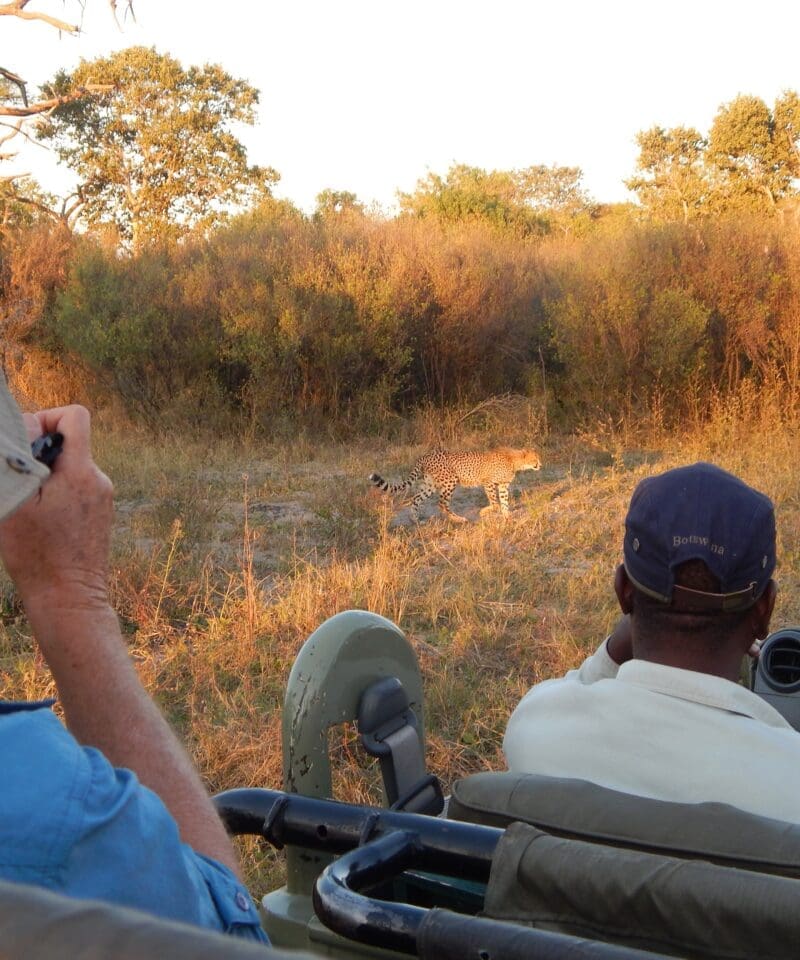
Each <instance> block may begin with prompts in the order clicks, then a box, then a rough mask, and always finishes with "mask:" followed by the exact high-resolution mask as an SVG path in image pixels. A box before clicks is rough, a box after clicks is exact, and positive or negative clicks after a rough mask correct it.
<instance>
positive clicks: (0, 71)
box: [0, 67, 28, 107]
mask: <svg viewBox="0 0 800 960" xmlns="http://www.w3.org/2000/svg"><path fill="white" fill-rule="evenodd" d="M0 77H5V78H6V80H8V81H9V83H14V84H16V85H17V86H18V87H19V95H20V96H21V97H22V102H23V103H24V104H25V106H26V107H27V106H28V91H27V90H26V89H25V81H24V80H23V79H22V77H18V76H17V75H16V73H12V72H11V71H10V70H6V69H5V68H4V67H0Z"/></svg>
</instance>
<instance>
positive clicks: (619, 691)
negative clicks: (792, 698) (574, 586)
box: [503, 463, 800, 822]
mask: <svg viewBox="0 0 800 960" xmlns="http://www.w3.org/2000/svg"><path fill="white" fill-rule="evenodd" d="M623 556H624V563H623V564H621V565H620V566H619V567H618V568H617V571H616V575H615V582H614V586H615V590H616V594H617V598H618V600H619V604H620V607H621V609H622V612H623V618H622V620H621V621H620V622H619V623H618V625H617V627H616V628H615V629H614V631H613V632H612V634H611V635H610V636H609V637H608V638H607V639H606V640H604V641H603V643H602V644H601V645H600V647H599V649H598V650H597V651H596V652H595V653H594V654H592V656H590V657H589V658H588V659H587V660H585V661H584V663H583V664H582V665H581V666H580V667H579V668H578V669H577V670H573V671H571V672H570V673H568V674H567V675H566V676H565V677H563V678H561V679H557V680H547V681H545V682H543V683H540V684H537V685H536V686H535V687H533V688H532V689H531V690H530V691H529V692H528V693H527V694H526V695H525V697H523V699H522V700H521V702H520V704H519V706H518V707H517V708H516V710H515V711H514V713H513V714H512V716H511V719H510V720H509V723H508V728H507V730H506V735H505V739H504V742H503V749H504V752H505V755H506V759H507V762H508V766H509V768H510V769H511V770H512V771H514V772H520V773H541V774H546V775H550V776H558V777H573V778H577V779H582V780H589V781H592V782H594V783H597V784H600V785H601V786H605V787H609V788H612V789H615V790H620V791H623V792H625V793H631V794H636V795H638V796H643V797H651V798H655V799H659V800H674V801H679V802H685V803H694V802H702V801H718V802H721V803H728V804H732V805H733V806H736V807H739V808H740V809H742V810H746V811H748V812H751V813H755V814H760V815H762V816H768V817H774V818H776V819H780V820H788V821H792V822H797V821H800V801H798V796H800V736H798V734H797V733H796V732H795V731H794V730H793V729H792V728H791V726H790V725H789V724H788V723H787V722H786V721H785V720H784V719H783V717H781V716H780V714H779V713H778V712H777V711H776V710H774V709H773V708H772V707H771V706H770V705H769V704H767V703H766V702H765V701H764V700H762V699H761V698H760V697H758V696H757V695H756V694H754V693H752V692H751V691H750V690H748V689H746V688H745V687H744V686H741V685H740V684H739V683H738V682H737V680H738V678H739V676H740V670H741V664H742V659H743V657H745V656H746V655H747V654H748V653H750V654H751V655H755V654H757V642H758V641H759V640H760V639H763V638H764V637H765V636H766V635H767V633H768V627H769V621H770V617H771V614H772V609H773V606H774V604H775V594H776V586H775V581H774V580H773V579H772V573H773V571H774V569H775V518H774V512H773V508H772V503H771V502H770V500H769V499H768V498H767V497H766V496H764V495H763V494H761V493H759V492H758V491H756V490H754V489H752V488H751V487H749V486H747V485H746V484H745V483H743V482H742V481H741V480H739V479H738V478H737V477H735V476H733V475H732V474H730V473H727V472H726V471H724V470H721V469H720V468H719V467H716V466H714V465H712V464H709V463H696V464H693V465H691V466H687V467H679V468H678V469H675V470H670V471H668V472H666V473H663V474H661V475H659V476H655V477H650V478H647V479H645V480H643V481H642V482H641V483H640V484H639V485H638V487H637V488H636V490H635V491H634V494H633V497H632V498H631V503H630V508H629V511H628V516H627V518H626V521H625V539H624V544H623Z"/></svg>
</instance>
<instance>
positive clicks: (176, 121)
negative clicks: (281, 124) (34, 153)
mask: <svg viewBox="0 0 800 960" xmlns="http://www.w3.org/2000/svg"><path fill="white" fill-rule="evenodd" d="M87 83H99V84H103V85H109V86H110V87H111V90H110V91H109V92H106V93H102V94H99V95H98V96H95V97H92V98H84V99H78V100H74V101H72V102H68V103H64V104H62V105H61V106H59V107H57V108H56V109H55V110H54V111H53V113H52V114H51V115H50V116H49V117H48V119H47V120H46V121H44V122H43V123H42V125H41V126H40V128H39V130H38V131H37V135H38V136H39V137H40V138H41V139H42V140H49V141H52V142H53V144H54V145H55V148H56V151H57V153H58V155H59V157H60V158H61V160H62V161H63V162H64V163H65V164H67V166H69V167H71V168H72V169H73V170H75V172H76V173H77V174H78V177H79V188H78V189H79V194H80V198H81V201H82V204H83V206H82V210H81V216H82V218H83V219H84V220H85V221H86V223H87V224H89V225H90V226H94V225H104V224H105V225H107V224H112V225H113V226H114V227H115V228H116V229H117V230H118V232H119V235H120V237H121V239H122V240H123V241H124V242H126V243H128V244H129V245H130V246H131V247H132V248H133V249H139V248H141V247H142V246H143V245H146V244H148V243H151V242H154V241H161V240H166V239H168V238H170V237H174V236H177V235H178V234H179V233H180V232H182V231H185V230H186V229H187V228H189V227H194V226H200V227H203V228H207V227H210V226H212V225H214V224H216V223H217V222H219V221H220V220H221V219H223V218H224V216H225V214H226V210H227V209H228V208H230V207H231V206H232V205H237V204H240V205H242V204H247V203H249V202H252V201H253V200H254V199H257V198H259V197H263V196H265V195H269V193H270V186H271V185H272V184H273V183H275V182H276V181H277V180H278V174H277V173H276V172H275V171H274V170H272V169H271V168H268V167H267V168H262V167H258V166H249V165H248V163H247V155H246V151H245V148H244V147H243V146H242V144H241V143H240V142H239V141H238V140H237V139H236V137H235V136H234V135H233V133H232V132H231V130H230V126H231V124H233V123H236V122H239V123H248V124H252V123H253V122H254V119H255V107H256V105H257V103H258V92H257V91H256V90H255V89H254V88H253V87H251V86H250V85H249V84H247V83H245V81H243V80H236V79H234V78H233V77H231V76H230V75H229V74H227V73H226V72H225V71H224V70H223V69H222V68H221V67H220V66H217V65H210V64H206V65H205V66H203V67H189V68H188V69H184V68H183V67H182V66H181V64H180V63H179V62H178V61H177V60H175V59H173V58H172V57H170V56H168V55H166V54H160V53H157V52H156V50H155V49H152V48H146V47H130V48H129V49H127V50H122V51H120V52H119V53H116V54H113V55H112V56H110V57H107V58H100V59H98V60H94V61H91V62H90V61H86V60H83V61H81V63H80V64H79V66H78V67H77V68H76V70H75V71H74V72H73V73H72V74H68V73H65V72H63V71H62V72H60V73H59V74H58V75H57V76H56V77H55V79H54V80H53V81H52V82H51V83H50V84H49V85H47V87H46V88H45V90H46V94H47V95H48V96H51V97H59V96H65V95H67V94H68V92H69V91H70V90H73V89H75V88H81V87H83V86H84V85H85V84H87Z"/></svg>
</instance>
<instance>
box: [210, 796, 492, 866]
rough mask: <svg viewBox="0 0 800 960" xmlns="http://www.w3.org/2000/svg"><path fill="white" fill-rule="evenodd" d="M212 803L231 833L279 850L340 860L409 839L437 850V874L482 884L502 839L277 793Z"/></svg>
mask: <svg viewBox="0 0 800 960" xmlns="http://www.w3.org/2000/svg"><path fill="white" fill-rule="evenodd" d="M214 803H215V805H216V808H217V812H218V813H219V815H220V816H221V817H222V820H223V822H224V823H225V825H226V827H227V829H228V832H229V833H232V834H233V835H235V836H236V835H242V834H255V835H257V836H260V837H264V838H265V839H266V840H268V841H269V842H270V843H271V844H272V845H273V846H275V847H278V848H279V849H280V847H282V846H284V844H291V845H294V846H299V847H305V848H308V849H312V850H320V851H325V852H328V853H332V854H341V853H346V852H347V851H349V850H352V849H353V848H354V847H358V846H359V845H363V844H366V843H367V841H370V842H371V841H372V840H373V839H374V838H379V837H383V836H386V835H388V834H393V833H396V832H398V831H403V832H407V833H413V834H414V835H415V836H417V837H419V838H420V842H421V843H422V844H423V846H424V847H425V848H426V849H427V848H430V849H435V850H436V858H435V863H434V862H431V864H430V866H431V868H433V869H435V870H436V872H438V873H443V874H446V875H448V876H453V877H463V878H465V879H469V880H478V881H481V882H482V883H485V882H486V881H487V880H488V878H489V868H490V866H491V860H492V854H493V853H494V849H495V847H496V846H497V843H498V841H499V840H500V837H501V836H502V833H503V831H502V830H500V829H497V828H496V827H485V826H482V825H479V824H472V823H461V822H459V821H457V820H445V819H442V818H440V817H429V816H425V815H423V814H418V813H400V812H397V811H394V810H387V809H385V808H383V807H361V806H356V805H354V804H349V803H339V802H338V801H336V800H321V799H319V798H316V797H305V796H303V795H302V794H299V793H283V792H282V791H280V790H262V789H256V788H250V789H240V790H227V791H225V792H224V793H220V794H218V795H217V796H216V797H214Z"/></svg>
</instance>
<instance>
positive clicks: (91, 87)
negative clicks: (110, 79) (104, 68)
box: [0, 83, 114, 117]
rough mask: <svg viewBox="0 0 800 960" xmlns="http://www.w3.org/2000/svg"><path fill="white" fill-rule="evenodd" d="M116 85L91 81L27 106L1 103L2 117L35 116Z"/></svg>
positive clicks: (111, 88) (0, 114)
mask: <svg viewBox="0 0 800 960" xmlns="http://www.w3.org/2000/svg"><path fill="white" fill-rule="evenodd" d="M113 89H114V87H113V86H112V85H111V84H108V83H89V84H87V85H86V86H85V87H76V89H75V90H71V91H70V92H69V93H65V94H63V95H62V96H60V97H51V98H50V99H49V100H41V101H39V103H32V104H30V105H29V106H27V107H12V106H9V104H7V103H0V117H33V116H36V115H37V114H39V113H46V112H47V111H48V110H55V108H56V107H60V106H63V105H64V104H65V103H72V101H73V100H80V98H81V97H85V96H86V95H87V94H89V93H108V91H109V90H113Z"/></svg>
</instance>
